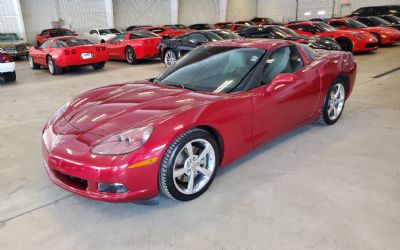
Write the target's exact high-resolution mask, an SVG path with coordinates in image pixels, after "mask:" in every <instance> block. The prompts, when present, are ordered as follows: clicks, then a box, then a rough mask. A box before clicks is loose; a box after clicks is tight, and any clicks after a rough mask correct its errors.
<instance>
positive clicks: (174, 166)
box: [159, 128, 220, 201]
mask: <svg viewBox="0 0 400 250" xmlns="http://www.w3.org/2000/svg"><path fill="white" fill-rule="evenodd" d="M219 157H220V156H219V150H218V144H217V142H216V140H215V139H214V137H213V136H212V135H210V134H209V133H208V132H207V131H205V130H203V129H198V128H193V129H189V130H187V131H186V132H184V133H183V134H181V135H179V136H178V137H177V138H176V139H175V140H174V141H173V142H172V144H171V145H170V146H169V148H168V149H167V151H166V153H165V154H164V157H163V159H162V162H161V167H160V172H159V182H160V189H161V191H162V192H163V193H164V194H165V195H166V196H168V197H170V198H173V199H176V200H180V201H188V200H193V199H195V198H197V197H199V196H200V195H201V194H202V193H204V192H205V191H206V190H207V189H208V187H209V186H210V185H211V183H212V181H213V180H214V177H215V174H216V172H217V167H218V165H219Z"/></svg>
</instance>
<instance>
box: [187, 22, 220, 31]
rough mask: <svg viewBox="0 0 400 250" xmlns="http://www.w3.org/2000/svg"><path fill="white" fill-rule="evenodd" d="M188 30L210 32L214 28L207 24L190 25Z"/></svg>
mask: <svg viewBox="0 0 400 250" xmlns="http://www.w3.org/2000/svg"><path fill="white" fill-rule="evenodd" d="M189 29H192V30H212V29H215V27H214V26H212V25H211V24H209V23H196V24H192V25H190V26H189Z"/></svg>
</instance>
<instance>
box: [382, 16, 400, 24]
mask: <svg viewBox="0 0 400 250" xmlns="http://www.w3.org/2000/svg"><path fill="white" fill-rule="evenodd" d="M379 17H380V18H382V19H383V20H385V21H386V22H388V23H391V24H400V17H398V16H394V15H383V16H379Z"/></svg>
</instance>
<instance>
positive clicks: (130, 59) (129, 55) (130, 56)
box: [125, 47, 138, 64]
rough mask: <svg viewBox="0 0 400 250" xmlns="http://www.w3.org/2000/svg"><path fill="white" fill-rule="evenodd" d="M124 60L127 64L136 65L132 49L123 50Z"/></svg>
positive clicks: (136, 61)
mask: <svg viewBox="0 0 400 250" xmlns="http://www.w3.org/2000/svg"><path fill="white" fill-rule="evenodd" d="M125 58H126V61H127V62H128V63H129V64H136V63H138V60H137V59H136V55H135V51H134V50H133V49H132V47H127V48H126V49H125Z"/></svg>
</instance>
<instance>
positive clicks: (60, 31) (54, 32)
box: [36, 28, 78, 47]
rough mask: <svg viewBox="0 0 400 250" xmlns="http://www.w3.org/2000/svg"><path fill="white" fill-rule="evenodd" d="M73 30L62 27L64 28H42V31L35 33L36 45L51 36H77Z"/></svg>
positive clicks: (39, 44)
mask: <svg viewBox="0 0 400 250" xmlns="http://www.w3.org/2000/svg"><path fill="white" fill-rule="evenodd" d="M77 35H78V34H75V32H73V31H71V30H68V29H64V28H56V29H47V30H43V31H42V33H40V34H37V35H36V44H37V46H38V47H39V46H41V45H42V44H43V43H44V42H45V41H46V40H47V39H49V38H52V37H59V36H77Z"/></svg>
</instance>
